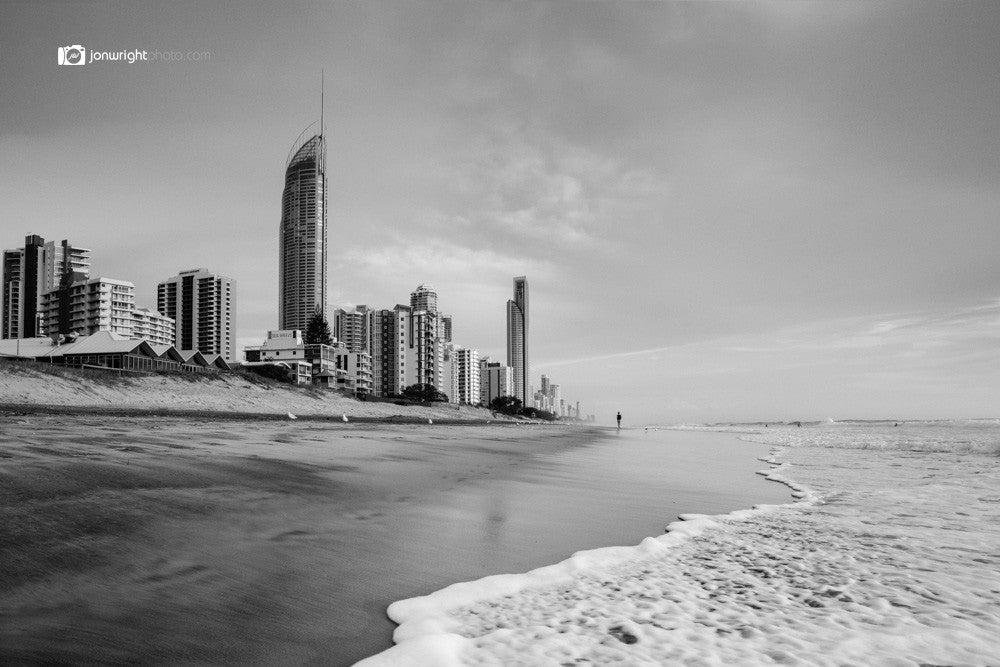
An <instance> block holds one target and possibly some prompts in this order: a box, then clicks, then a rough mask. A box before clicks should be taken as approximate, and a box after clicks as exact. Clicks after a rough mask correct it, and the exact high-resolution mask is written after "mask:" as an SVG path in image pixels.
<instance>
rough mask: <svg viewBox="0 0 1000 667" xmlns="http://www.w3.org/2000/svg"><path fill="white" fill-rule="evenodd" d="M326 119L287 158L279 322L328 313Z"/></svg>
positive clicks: (283, 325)
mask: <svg viewBox="0 0 1000 667" xmlns="http://www.w3.org/2000/svg"><path fill="white" fill-rule="evenodd" d="M322 88H323V84H322V82H321V83H320V120H319V123H318V124H317V123H313V124H312V125H310V126H309V127H307V128H306V129H305V130H304V131H303V132H302V134H300V135H299V138H298V139H296V140H295V143H294V144H293V145H292V149H291V151H289V153H288V160H287V161H286V163H285V189H284V191H283V192H282V194H281V227H280V229H279V231H278V243H279V256H278V266H279V268H278V274H279V275H278V327H279V328H280V329H299V330H302V331H304V330H305V329H306V325H307V324H308V322H309V318H310V317H312V315H313V313H315V312H316V311H317V310H318V311H320V312H322V313H323V315H324V316H326V308H327V307H326V299H327V279H326V274H327V256H328V229H327V190H326V137H325V136H324V127H323V99H322V98H323V92H322Z"/></svg>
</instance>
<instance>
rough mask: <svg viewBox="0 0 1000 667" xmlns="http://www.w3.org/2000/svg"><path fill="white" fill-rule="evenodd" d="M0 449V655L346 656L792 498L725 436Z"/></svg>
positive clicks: (147, 420)
mask: <svg viewBox="0 0 1000 667" xmlns="http://www.w3.org/2000/svg"><path fill="white" fill-rule="evenodd" d="M2 425H3V428H2V436H0V495H2V502H0V508H2V509H0V512H2V517H0V525H2V526H3V529H2V532H0V550H2V554H0V556H2V560H3V562H4V564H5V567H4V568H3V572H2V574H0V659H2V660H3V661H4V662H13V663H25V662H28V663H37V662H60V663H79V662H100V663H111V664H120V663H134V662H170V663H177V662H200V663H205V662H209V663H223V664H230V663H241V664H242V663H269V664H273V663H283V664H284V663H292V664H303V663H322V664H352V663H354V662H355V661H357V660H360V659H362V658H364V657H366V656H371V655H372V654H376V653H378V652H380V651H383V650H385V649H388V648H390V647H391V646H392V633H393V629H394V627H395V626H394V624H393V622H392V621H391V620H390V619H389V618H388V617H387V616H386V609H387V607H389V605H390V604H391V603H392V602H394V601H396V600H399V599H402V598H410V597H414V596H421V595H426V594H428V593H432V592H433V591H435V590H439V589H442V588H445V587H447V586H448V585H450V584H454V583H455V582H460V581H466V580H474V579H479V578H481V577H484V576H487V575H495V574H499V573H513V572H523V571H526V570H531V569H534V568H538V567H541V566H544V565H547V564H549V563H553V562H558V561H560V560H562V559H564V558H566V557H567V556H569V555H570V554H572V553H574V552H576V551H580V550H587V549H593V548H595V547H609V546H612V545H618V544H631V543H634V542H636V541H638V540H641V539H642V538H643V537H644V536H645V535H649V534H658V533H662V530H663V526H664V525H666V523H668V522H669V521H671V520H672V519H673V518H675V516H676V515H677V514H678V513H684V512H692V511H695V512H705V513H713V514H714V513H720V512H726V511H730V510H733V509H736V508H739V507H743V506H746V505H748V504H752V503H753V502H758V501H771V502H784V501H785V500H787V499H788V497H789V496H788V489H787V488H786V487H784V486H781V485H778V484H773V483H768V482H766V481H764V480H763V478H761V477H760V476H757V475H754V474H753V473H754V470H756V469H757V468H758V467H759V465H760V464H759V462H758V461H757V457H759V456H762V455H764V454H766V451H767V447H766V446H763V445H757V444H752V443H742V442H739V441H737V440H736V439H735V438H734V437H733V436H731V435H725V434H724V435H720V434H711V433H709V434H706V433H656V432H645V431H642V430H637V431H630V432H629V431H623V432H621V433H620V434H619V433H617V432H615V431H613V430H610V429H584V428H580V427H564V426H545V425H524V424H507V425H500V426H498V425H495V424H494V425H489V426H487V425H482V424H476V425H469V426H462V425H451V426H439V425H436V424H435V425H429V424H420V425H417V424H409V425H394V424H374V423H369V424H351V423H348V424H343V423H340V422H333V423H326V422H310V421H288V420H286V421H284V422H277V421H239V420H232V419H223V420H219V419H213V418H210V417H204V418H199V419H193V418H176V417H162V416H160V417H149V416H143V417H125V416H108V415H101V414H98V415H94V416H86V415H54V416H43V415H40V414H28V415H22V416H7V417H5V418H4V420H3V422H2Z"/></svg>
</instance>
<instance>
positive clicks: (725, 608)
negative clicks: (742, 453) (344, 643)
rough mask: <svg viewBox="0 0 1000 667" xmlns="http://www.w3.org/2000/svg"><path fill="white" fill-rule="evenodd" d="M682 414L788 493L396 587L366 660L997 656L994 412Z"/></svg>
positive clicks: (920, 660) (999, 593)
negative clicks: (654, 529) (628, 537)
mask: <svg viewBox="0 0 1000 667" xmlns="http://www.w3.org/2000/svg"><path fill="white" fill-rule="evenodd" d="M682 428H684V429H685V430H688V431H697V432H701V431H706V430H711V431H724V432H728V433H731V434H733V435H736V436H737V437H739V438H741V439H742V440H744V441H746V442H748V443H750V442H752V443H759V444H764V445H766V446H768V447H769V448H770V451H769V454H768V456H767V465H766V466H765V465H763V464H762V466H761V467H762V468H763V470H761V473H762V475H763V476H766V477H768V478H769V479H771V480H773V481H776V482H780V483H784V484H786V485H788V486H789V487H790V488H791V489H792V490H793V493H794V496H795V498H796V499H795V501H794V502H791V503H783V504H776V505H775V504H769V505H762V506H758V507H756V508H754V509H746V510H740V511H736V512H731V513H727V514H721V515H713V516H706V515H687V516H685V517H683V518H684V519H685V520H684V521H678V522H675V523H673V524H671V526H670V530H669V532H668V533H667V534H666V535H663V536H660V537H650V538H649V539H647V540H644V541H642V542H641V543H640V544H639V545H637V546H635V547H631V548H619V549H599V550H594V551H590V552H584V553H581V554H577V555H576V556H574V557H573V558H572V559H569V560H566V561H563V562H561V563H559V564H556V565H550V566H548V567H545V568H540V569H536V570H534V571H532V572H528V573H525V574H522V575H515V576H507V577H488V578H485V579H482V580H479V581H474V582H467V583H462V584H458V585H455V586H451V587H448V588H445V589H442V590H440V591H437V592H435V593H434V594H432V595H429V596H423V597H419V598H415V599H409V600H402V601H400V602H398V603H396V604H394V605H392V606H391V607H390V615H391V616H392V617H393V618H394V619H395V620H396V621H397V622H399V623H401V625H400V627H399V629H398V630H397V631H396V639H397V641H398V642H399V643H398V644H397V646H396V647H395V648H393V649H391V650H389V651H387V652H385V653H383V654H381V655H379V656H376V657H374V658H372V659H371V660H369V661H366V662H365V663H364V664H365V665H367V666H370V665H379V664H387V663H389V662H391V660H393V659H395V660H403V661H404V663H405V662H406V661H407V660H410V659H413V660H417V661H419V662H422V663H425V664H485V665H512V664H525V665H526V664H553V665H556V664H579V663H584V664H649V665H664V664H677V665H730V664H746V665H750V664H754V665H755V664H788V665H831V666H832V665H846V664H878V665H914V666H916V665H932V664H934V665H944V664H947V665H996V664H1000V639H998V633H997V629H998V628H1000V422H998V421H997V420H971V421H925V422H832V421H831V422H825V423H814V424H803V425H801V426H795V425H788V424H779V425H775V424H768V425H767V426H765V425H764V424H754V425H743V424H726V425H716V426H713V427H701V426H694V427H682Z"/></svg>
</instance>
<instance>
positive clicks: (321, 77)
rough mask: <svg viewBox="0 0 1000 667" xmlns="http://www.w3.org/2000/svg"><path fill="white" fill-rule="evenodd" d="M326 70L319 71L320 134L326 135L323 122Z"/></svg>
mask: <svg viewBox="0 0 1000 667" xmlns="http://www.w3.org/2000/svg"><path fill="white" fill-rule="evenodd" d="M325 79H326V72H325V70H322V69H321V70H320V71H319V136H321V137H322V136H324V135H326V125H324V124H323V102H324V101H325V97H326V95H325V93H324V90H323V84H324V83H325Z"/></svg>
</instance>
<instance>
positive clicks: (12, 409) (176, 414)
mask: <svg viewBox="0 0 1000 667" xmlns="http://www.w3.org/2000/svg"><path fill="white" fill-rule="evenodd" d="M359 403H363V402H362V401H359ZM408 407H411V408H415V409H418V410H419V409H421V408H422V407H423V406H408ZM428 409H433V407H432V406H428ZM37 415H41V416H56V415H65V416H73V417H102V416H110V417H168V418H177V419H199V420H208V421H263V422H272V421H286V422H287V421H293V420H292V419H290V418H289V417H288V413H284V414H283V413H280V412H240V411H235V410H193V409H175V408H146V407H138V406H125V407H116V406H109V405H65V404H58V405H57V404H45V403H0V417H26V416H37ZM344 415H346V416H347V418H348V421H347V422H344V419H343V417H344ZM428 419H432V420H433V424H428ZM295 421H314V422H324V423H329V424H344V425H347V426H349V425H351V424H407V425H421V424H423V425H432V426H516V425H522V426H564V427H570V426H572V427H581V428H595V429H598V430H600V429H602V428H609V427H598V426H592V425H587V424H583V423H574V422H546V421H542V420H528V419H523V420H522V419H510V418H508V417H505V416H503V415H497V416H496V417H489V418H486V417H479V418H477V417H467V418H448V417H439V416H438V413H437V412H434V413H431V414H430V415H428V416H424V415H412V414H411V415H404V414H393V415H382V416H369V415H351V414H349V413H338V414H319V413H303V414H296V415H295Z"/></svg>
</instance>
